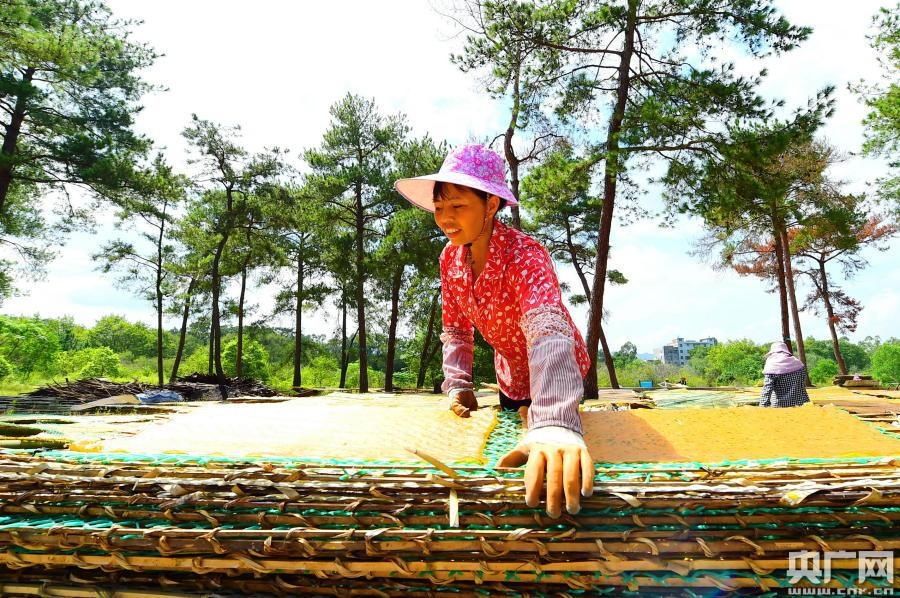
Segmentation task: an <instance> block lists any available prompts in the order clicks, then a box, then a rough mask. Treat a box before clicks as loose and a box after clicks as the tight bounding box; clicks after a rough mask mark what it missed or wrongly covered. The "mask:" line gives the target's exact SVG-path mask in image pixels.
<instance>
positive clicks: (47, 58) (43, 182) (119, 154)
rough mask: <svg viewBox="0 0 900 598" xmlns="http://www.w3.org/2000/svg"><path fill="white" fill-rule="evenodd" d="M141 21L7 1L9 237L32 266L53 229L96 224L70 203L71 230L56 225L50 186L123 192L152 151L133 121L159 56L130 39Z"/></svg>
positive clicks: (63, 2) (1, 271)
mask: <svg viewBox="0 0 900 598" xmlns="http://www.w3.org/2000/svg"><path fill="white" fill-rule="evenodd" d="M132 25H133V23H132V22H128V21H122V20H118V19H115V18H113V17H112V15H111V13H110V11H109V9H108V8H107V7H106V5H105V4H104V3H103V2H101V1H95V0H88V1H85V0H5V1H4V2H0V40H2V44H0V98H2V99H3V108H4V109H3V111H0V125H2V126H0V130H2V131H3V144H2V145H3V152H2V156H0V238H4V239H6V240H9V241H15V242H16V244H17V246H19V247H21V248H22V251H21V252H20V253H19V255H20V258H24V259H22V262H23V263H22V264H21V265H22V266H23V270H26V271H27V270H28V269H31V268H35V267H40V266H41V265H42V264H43V262H44V261H46V260H47V259H48V258H49V257H50V254H49V252H47V251H46V244H47V243H48V242H50V241H51V240H55V239H52V237H50V236H49V235H50V233H51V229H55V231H56V232H58V233H61V232H64V231H65V229H66V227H67V226H68V225H69V224H71V221H72V220H83V219H89V218H90V212H89V208H80V209H75V210H72V204H71V203H69V204H64V205H65V208H64V209H63V213H65V214H66V216H65V217H64V220H63V222H62V223H61V225H62V226H59V227H57V226H56V225H55V224H52V223H51V224H47V223H46V222H45V221H44V220H43V219H42V218H40V217H39V216H40V208H39V202H40V201H42V200H43V199H44V198H45V197H48V195H46V194H45V193H44V191H45V190H47V189H50V188H53V187H58V186H59V185H60V183H68V184H81V185H83V186H84V187H85V188H86V189H87V190H89V191H93V192H99V193H100V194H102V195H105V196H110V195H114V194H115V193H117V192H118V191H120V190H121V189H122V188H123V187H125V186H127V185H128V184H129V183H130V181H131V175H132V164H133V163H134V161H135V156H137V155H140V154H141V153H143V152H144V151H146V149H147V147H148V145H149V142H148V140H147V139H145V138H143V137H141V136H139V135H138V134H136V133H135V132H134V131H133V130H132V124H133V121H134V115H135V114H136V113H137V112H138V111H139V110H140V105H139V101H140V98H141V95H142V94H143V93H144V92H146V91H147V90H148V89H149V86H148V85H147V84H146V83H144V82H143V81H142V80H141V79H140V77H139V76H138V73H139V72H140V71H142V70H143V69H144V68H147V67H149V66H150V65H151V64H152V63H153V61H154V59H155V58H156V56H155V54H154V53H153V51H152V50H151V49H150V48H149V47H147V46H145V45H142V44H138V43H134V42H133V41H131V40H130V30H131V28H132ZM4 181H5V182H6V184H4ZM11 268H12V264H10V263H9V262H6V261H3V262H2V263H0V292H9V291H10V290H11V286H12V285H11V276H12V273H11V272H10V269H11Z"/></svg>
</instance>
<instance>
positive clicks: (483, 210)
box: [434, 183, 500, 245]
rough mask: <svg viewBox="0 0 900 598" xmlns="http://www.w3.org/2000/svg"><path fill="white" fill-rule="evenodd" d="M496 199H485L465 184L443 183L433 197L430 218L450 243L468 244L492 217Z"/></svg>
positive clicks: (496, 204) (494, 197)
mask: <svg viewBox="0 0 900 598" xmlns="http://www.w3.org/2000/svg"><path fill="white" fill-rule="evenodd" d="M499 202H500V200H499V199H497V197H496V196H494V195H491V196H490V197H488V200H487V201H485V200H483V199H482V198H481V197H479V196H478V194H477V193H475V192H474V191H472V190H471V189H470V188H468V187H462V186H460V185H454V184H452V183H444V184H443V185H442V188H441V195H440V196H439V197H438V198H436V199H435V200H434V221H435V222H436V223H437V225H438V226H439V227H440V229H441V230H442V231H443V232H444V234H445V235H447V238H448V239H449V240H450V243H452V244H453V245H466V244H467V243H472V242H473V241H475V239H477V238H478V236H479V235H481V233H482V232H483V230H484V228H485V227H486V226H487V224H488V221H489V220H490V219H491V218H493V217H494V213H496V211H497V207H498V206H499Z"/></svg>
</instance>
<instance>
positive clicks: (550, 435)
mask: <svg viewBox="0 0 900 598" xmlns="http://www.w3.org/2000/svg"><path fill="white" fill-rule="evenodd" d="M519 444H524V445H529V444H554V445H576V446H581V447H584V446H585V444H584V436H582V435H581V434H579V433H578V432H576V431H575V430H570V429H569V428H563V427H562V426H544V427H541V428H536V429H534V430H529V431H528V432H526V433H525V436H524V437H523V438H522V441H521V442H520V443H519Z"/></svg>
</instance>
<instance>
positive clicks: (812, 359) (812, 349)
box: [804, 338, 870, 381]
mask: <svg viewBox="0 0 900 598" xmlns="http://www.w3.org/2000/svg"><path fill="white" fill-rule="evenodd" d="M804 342H805V347H806V359H807V365H809V367H810V374H809V375H810V377H812V369H813V368H814V367H815V366H816V364H817V363H818V362H819V360H831V361H834V347H833V346H832V344H831V341H830V340H824V339H823V340H816V339H814V338H807V339H805V341H804ZM838 347H840V350H841V355H843V357H844V363H846V364H847V371H848V372H850V373H860V372H865V371H867V370H868V369H869V365H870V362H869V352H867V350H866V348H865V347H864V346H863V345H861V344H855V343H851V342H850V341H849V340H847V339H845V338H843V339H840V340H839V341H838ZM814 381H815V380H814Z"/></svg>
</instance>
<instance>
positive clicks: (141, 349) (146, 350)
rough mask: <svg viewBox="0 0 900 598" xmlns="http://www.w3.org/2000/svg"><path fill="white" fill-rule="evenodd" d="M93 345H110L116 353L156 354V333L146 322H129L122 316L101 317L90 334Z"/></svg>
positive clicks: (89, 337) (89, 338)
mask: <svg viewBox="0 0 900 598" xmlns="http://www.w3.org/2000/svg"><path fill="white" fill-rule="evenodd" d="M88 342H89V343H90V346H92V347H109V348H110V349H112V350H113V351H115V352H116V353H130V354H132V355H136V356H145V357H152V356H154V355H156V335H155V333H154V331H153V330H151V329H150V328H149V327H148V326H147V325H146V324H143V323H141V322H134V323H132V322H129V321H128V320H126V319H125V318H124V317H122V316H104V317H102V318H100V319H99V320H98V321H97V323H96V324H95V325H94V327H93V328H92V329H91V331H90V333H89V334H88Z"/></svg>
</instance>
